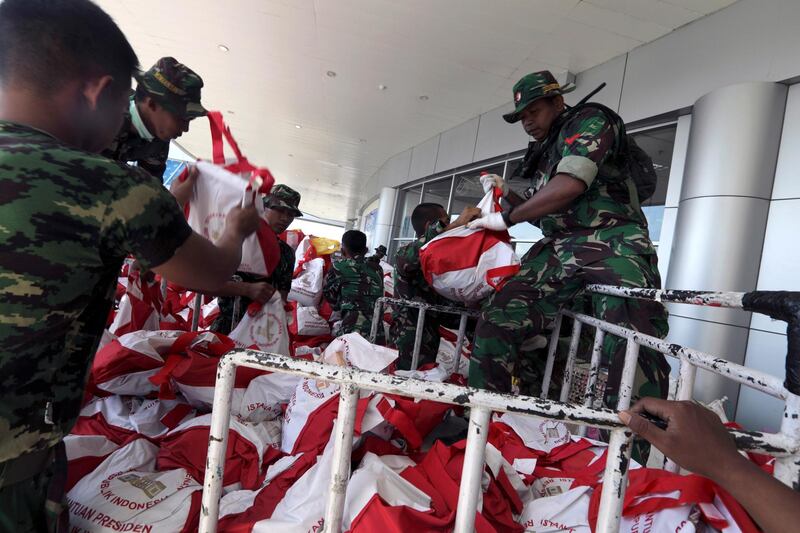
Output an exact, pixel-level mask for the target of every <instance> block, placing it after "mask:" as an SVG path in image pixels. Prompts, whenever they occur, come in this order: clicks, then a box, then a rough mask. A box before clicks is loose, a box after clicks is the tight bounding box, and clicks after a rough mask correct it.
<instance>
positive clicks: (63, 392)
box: [0, 121, 192, 516]
mask: <svg viewBox="0 0 800 533" xmlns="http://www.w3.org/2000/svg"><path fill="white" fill-rule="evenodd" d="M0 204H2V210H0V293H1V296H0V390H2V391H3V401H2V402H0V473H2V472H6V473H8V472H9V471H11V470H13V469H14V465H20V464H23V463H25V462H27V461H28V460H29V459H30V458H31V457H35V456H37V455H40V454H41V453H48V450H49V449H51V448H53V447H54V446H56V444H57V443H59V442H60V441H61V439H62V437H63V436H64V435H66V434H67V433H69V431H70V430H71V428H72V426H73V423H74V422H75V419H76V418H77V416H78V413H79V411H80V407H81V401H82V399H83V390H84V385H85V382H86V376H87V373H88V369H89V365H90V363H91V361H92V357H93V355H94V353H95V350H96V349H97V345H98V342H99V340H100V335H101V333H102V331H103V327H104V326H105V323H106V317H107V316H108V313H109V311H110V309H111V305H112V301H113V300H112V299H113V296H114V290H115V288H116V280H117V275H118V273H119V270H120V268H121V266H122V263H123V259H124V257H125V256H126V255H128V254H135V256H136V258H137V260H138V261H139V262H140V263H141V265H142V266H143V267H144V268H152V267H154V266H158V265H160V264H162V263H164V262H165V261H167V260H169V259H170V258H171V257H172V255H173V254H174V253H175V250H177V249H178V247H180V246H181V245H182V244H183V242H184V241H185V240H186V239H187V238H188V237H189V236H190V235H191V233H192V231H191V229H190V228H189V226H188V225H187V223H186V220H185V219H184V217H183V213H181V211H180V210H179V209H178V206H177V204H176V203H175V200H174V199H173V198H172V196H171V195H170V194H169V192H167V191H166V189H164V188H163V187H162V186H161V184H159V183H156V182H155V181H154V180H153V178H152V176H150V175H149V174H148V173H147V172H144V171H142V170H139V169H134V168H130V167H127V166H125V165H122V164H119V163H115V162H113V161H111V160H109V159H106V158H104V157H101V156H99V155H96V154H90V153H86V152H82V151H79V150H76V149H73V148H70V147H68V146H66V145H64V144H62V143H61V142H60V141H58V140H57V139H55V138H54V137H52V136H50V135H49V134H47V133H45V132H42V131H39V130H36V129H33V128H30V127H27V126H23V125H19V124H13V123H10V122H4V121H0ZM4 462H5V463H4ZM31 475H32V476H33V477H31V478H28V479H26V480H22V481H20V482H18V483H15V484H11V485H9V486H6V487H3V488H2V489H0V505H2V506H4V507H5V506H6V505H14V504H13V502H14V501H20V498H21V495H24V494H29V495H30V494H34V493H35V494H38V495H40V496H42V497H43V495H41V494H40V493H37V492H36V491H37V490H39V488H41V487H40V485H41V482H42V477H41V476H43V475H47V474H46V473H45V472H42V473H41V474H39V473H37V471H33V472H31ZM7 481H8V480H7ZM0 485H2V482H0ZM37 487H38V488H37ZM26 491H27V492H26ZM15 494H16V495H15ZM41 503H42V504H43V502H41ZM36 505H38V504H36ZM7 510H8V509H2V510H0V511H1V512H0V515H5V512H6V511H7ZM7 516H10V515H7Z"/></svg>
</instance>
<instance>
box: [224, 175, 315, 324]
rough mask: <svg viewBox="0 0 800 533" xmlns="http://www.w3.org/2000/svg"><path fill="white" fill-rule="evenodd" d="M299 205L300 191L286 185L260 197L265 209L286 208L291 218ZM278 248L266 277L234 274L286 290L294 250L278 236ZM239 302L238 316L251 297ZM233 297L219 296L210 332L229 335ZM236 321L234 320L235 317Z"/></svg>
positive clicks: (274, 188)
mask: <svg viewBox="0 0 800 533" xmlns="http://www.w3.org/2000/svg"><path fill="white" fill-rule="evenodd" d="M299 206H300V193H299V192H297V191H295V190H294V189H292V188H291V187H289V186H287V185H283V184H282V183H281V184H278V185H275V186H274V187H273V188H272V191H271V192H270V194H269V195H268V196H266V197H265V198H264V207H265V208H266V209H270V208H279V209H289V210H292V211H293V212H294V215H295V217H299V216H302V214H303V213H302V212H301V211H300V209H299ZM278 247H279V249H280V254H281V255H280V259H278V265H277V266H276V267H275V270H274V271H273V272H272V273H271V274H270V275H269V276H267V277H264V276H258V275H255V274H249V273H247V272H237V273H236V275H237V276H238V277H239V278H240V279H241V280H242V281H243V282H245V283H258V282H265V283H269V284H270V285H272V286H273V287H275V290H277V291H279V292H286V293H288V292H289V291H290V290H292V275H293V273H294V258H295V256H294V250H292V247H291V246H289V245H288V244H286V243H285V242H284V241H283V240H282V239H280V238H279V239H278ZM240 298H241V299H240V302H239V316H240V317H241V316H243V315H244V312H245V310H246V309H247V306H249V305H250V304H251V303H252V300H250V299H249V298H245V297H244V296H242V297H240ZM235 302H236V298H233V297H220V299H219V317H218V318H217V319H216V320H215V321H214V324H212V325H211V328H210V329H211V331H216V332H219V333H223V334H225V335H227V334H229V333H230V332H231V331H232V330H233V329H234V328H235V325H234V324H233V309H234V307H235ZM237 323H238V319H237Z"/></svg>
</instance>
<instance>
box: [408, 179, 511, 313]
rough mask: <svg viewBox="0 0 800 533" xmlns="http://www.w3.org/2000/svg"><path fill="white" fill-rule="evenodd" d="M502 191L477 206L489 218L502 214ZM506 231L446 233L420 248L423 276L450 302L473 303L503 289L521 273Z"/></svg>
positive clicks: (458, 229) (456, 231)
mask: <svg viewBox="0 0 800 533" xmlns="http://www.w3.org/2000/svg"><path fill="white" fill-rule="evenodd" d="M499 197H500V194H499V191H498V190H497V189H495V190H492V191H489V192H488V193H486V195H485V196H484V197H483V199H482V200H481V201H480V203H479V204H478V208H480V210H481V213H482V214H483V215H484V216H486V215H488V214H491V213H495V212H499V211H502V209H501V208H500V204H499ZM510 241H511V237H510V236H509V235H508V232H507V231H489V230H484V229H479V228H478V229H469V228H467V227H466V226H462V227H460V228H455V229H452V230H450V231H446V232H444V233H442V234H441V235H439V236H438V237H436V238H435V239H432V240H431V241H430V242H429V243H427V244H426V245H425V246H423V247H422V248H420V251H419V260H420V264H421V266H422V274H423V275H424V276H425V280H426V281H427V282H428V284H429V285H430V286H431V287H433V289H434V290H435V291H436V292H438V293H439V294H441V295H442V296H444V297H445V298H448V299H450V300H453V301H456V302H464V303H474V302H479V301H480V300H483V299H484V298H486V297H487V296H489V294H491V293H492V292H493V291H495V290H497V289H498V288H500V287H501V286H502V284H503V282H504V281H505V280H506V279H507V278H509V277H511V276H513V275H514V274H516V273H517V272H518V271H519V258H518V257H517V255H516V254H515V253H514V248H513V247H512V246H511V243H510Z"/></svg>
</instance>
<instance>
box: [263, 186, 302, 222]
mask: <svg viewBox="0 0 800 533" xmlns="http://www.w3.org/2000/svg"><path fill="white" fill-rule="evenodd" d="M299 206H300V193H299V192H297V191H296V190H294V189H292V188H291V187H289V186H288V185H283V184H279V185H275V186H274V187H272V192H270V193H269V194H268V195H267V196H266V197H264V207H266V208H267V209H272V208H278V209H289V210H291V211H292V214H294V216H296V217H301V216H303V212H302V211H300V207H299Z"/></svg>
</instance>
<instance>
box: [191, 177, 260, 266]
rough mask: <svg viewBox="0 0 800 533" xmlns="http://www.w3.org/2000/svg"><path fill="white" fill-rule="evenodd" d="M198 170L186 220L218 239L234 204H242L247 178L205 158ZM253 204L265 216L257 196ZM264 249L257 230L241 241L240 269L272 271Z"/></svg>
mask: <svg viewBox="0 0 800 533" xmlns="http://www.w3.org/2000/svg"><path fill="white" fill-rule="evenodd" d="M197 170H198V171H199V176H198V178H197V182H196V184H195V187H194V194H193V195H192V198H191V200H190V201H189V216H188V217H187V222H188V223H189V226H191V228H192V229H193V230H195V231H196V232H197V233H199V234H200V235H202V236H204V237H206V238H207V239H209V240H211V241H212V242H215V241H216V240H217V239H219V238H220V237H221V236H222V234H223V232H224V230H225V219H226V217H227V216H228V213H229V212H230V211H231V209H233V208H234V207H238V206H240V205H242V198H243V197H244V195H245V190H246V188H247V186H248V182H247V180H244V179H242V177H241V176H237V175H236V174H232V173H231V172H228V171H227V170H225V169H224V168H222V167H220V166H217V165H214V164H212V163H208V162H206V161H198V162H197ZM254 205H255V207H256V209H257V210H258V212H259V214H260V215H262V217H263V214H264V203H263V202H262V201H260V199H257V200H256V201H255V202H254ZM259 231H263V229H260V230H259ZM265 252H266V250H264V249H263V248H262V245H261V243H260V241H259V237H258V233H254V234H252V235H250V236H249V237H248V238H247V239H245V241H244V243H243V244H242V262H241V264H240V265H239V268H238V269H237V270H239V271H242V272H250V273H253V274H260V275H262V276H267V275H269V272H268V271H267V270H268V269H267V262H266V261H265V258H264V254H265Z"/></svg>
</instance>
